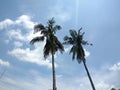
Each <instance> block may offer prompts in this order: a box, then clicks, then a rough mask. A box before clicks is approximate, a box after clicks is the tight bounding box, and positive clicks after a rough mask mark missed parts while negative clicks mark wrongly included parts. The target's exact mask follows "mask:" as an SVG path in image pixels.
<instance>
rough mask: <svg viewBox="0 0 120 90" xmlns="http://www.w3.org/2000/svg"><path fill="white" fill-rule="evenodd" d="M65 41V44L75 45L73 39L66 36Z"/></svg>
mask: <svg viewBox="0 0 120 90" xmlns="http://www.w3.org/2000/svg"><path fill="white" fill-rule="evenodd" d="M63 39H64V42H63V44H73V43H74V41H73V39H72V37H68V36H65V37H64V38H63Z"/></svg>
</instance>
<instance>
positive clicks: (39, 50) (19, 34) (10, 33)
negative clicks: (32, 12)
mask: <svg viewBox="0 0 120 90" xmlns="http://www.w3.org/2000/svg"><path fill="white" fill-rule="evenodd" d="M35 23H36V22H33V21H32V20H31V17H30V16H28V15H21V16H20V17H18V18H17V19H16V20H11V19H6V20H4V21H1V22H0V29H1V30H3V29H5V30H6V36H7V39H6V40H5V42H6V43H7V44H8V43H9V42H10V41H12V42H13V47H12V49H11V50H9V51H8V54H9V55H11V56H13V57H16V58H17V60H21V61H25V62H30V63H35V64H38V65H43V66H48V67H51V62H50V61H49V60H44V59H43V46H44V44H45V42H43V43H42V42H41V43H40V44H39V45H38V44H36V45H35V48H34V49H30V48H29V46H30V45H29V42H30V40H31V39H32V38H34V37H36V36H38V35H40V33H36V34H33V27H34V25H35ZM26 46H28V47H27V48H25V47H26Z"/></svg>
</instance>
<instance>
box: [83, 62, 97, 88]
mask: <svg viewBox="0 0 120 90" xmlns="http://www.w3.org/2000/svg"><path fill="white" fill-rule="evenodd" d="M83 64H84V67H85V70H86V72H87V75H88V78H89V80H90V83H91V86H92V89H93V90H96V89H95V86H94V84H93V81H92V78H91V76H90V73H89V71H88V68H87V65H86V62H85V60H83Z"/></svg>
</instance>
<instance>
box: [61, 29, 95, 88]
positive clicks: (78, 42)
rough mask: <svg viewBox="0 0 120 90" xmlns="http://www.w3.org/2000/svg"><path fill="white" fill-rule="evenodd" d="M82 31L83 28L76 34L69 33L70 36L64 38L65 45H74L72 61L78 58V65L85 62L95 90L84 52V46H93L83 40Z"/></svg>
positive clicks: (73, 32)
mask: <svg viewBox="0 0 120 90" xmlns="http://www.w3.org/2000/svg"><path fill="white" fill-rule="evenodd" d="M81 30H82V28H80V29H79V30H78V32H76V31H75V30H70V31H69V33H70V36H65V37H64V43H63V44H69V45H72V47H71V50H70V53H72V59H73V60H74V59H75V58H76V60H77V61H78V63H81V62H83V64H84V67H85V70H86V72H87V75H88V78H89V80H90V83H91V86H92V88H93V90H95V86H94V84H93V81H92V78H91V76H90V73H89V71H88V68H87V65H86V59H85V52H84V49H83V47H82V45H92V44H90V43H88V42H87V41H84V40H83V35H84V33H81V32H80V31H81Z"/></svg>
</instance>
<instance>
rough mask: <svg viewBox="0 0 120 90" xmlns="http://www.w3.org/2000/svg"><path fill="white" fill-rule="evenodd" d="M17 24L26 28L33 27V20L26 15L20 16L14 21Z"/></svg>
mask: <svg viewBox="0 0 120 90" xmlns="http://www.w3.org/2000/svg"><path fill="white" fill-rule="evenodd" d="M14 23H15V24H17V25H23V27H25V28H27V29H33V26H34V22H32V21H31V18H30V17H29V16H27V15H22V16H20V17H19V18H18V19H17V20H16V21H15V22H14Z"/></svg>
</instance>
